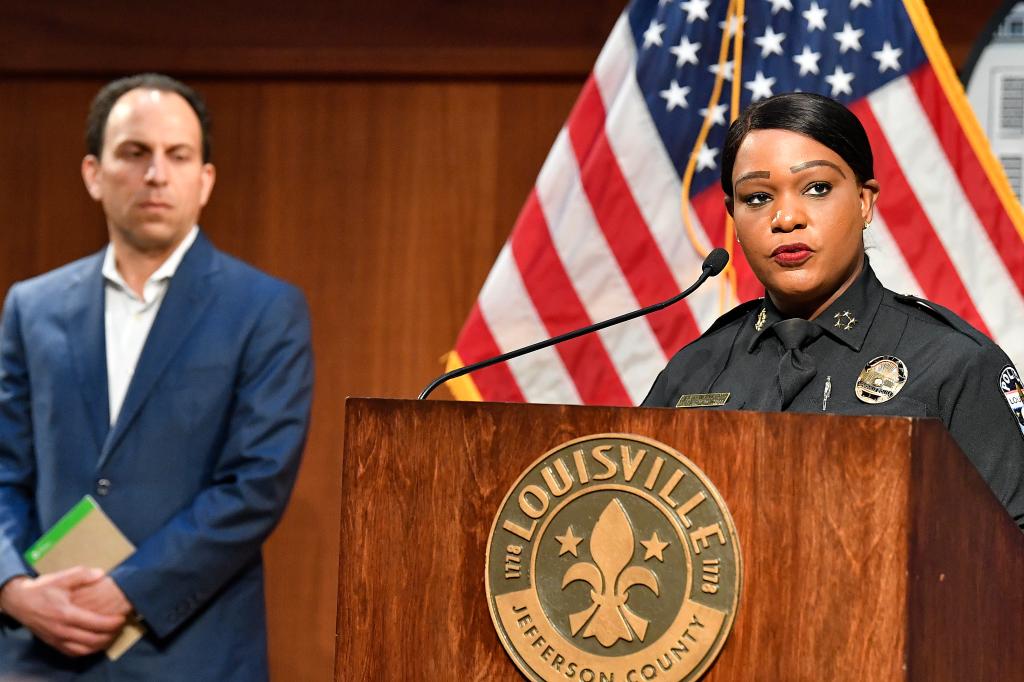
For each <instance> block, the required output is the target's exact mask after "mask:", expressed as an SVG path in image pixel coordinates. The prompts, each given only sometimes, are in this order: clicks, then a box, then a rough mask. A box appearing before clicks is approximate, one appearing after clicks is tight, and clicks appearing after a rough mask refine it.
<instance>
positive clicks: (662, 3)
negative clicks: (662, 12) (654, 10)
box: [658, 0, 672, 7]
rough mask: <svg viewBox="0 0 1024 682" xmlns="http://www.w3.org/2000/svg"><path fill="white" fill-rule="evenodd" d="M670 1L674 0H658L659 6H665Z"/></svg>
mask: <svg viewBox="0 0 1024 682" xmlns="http://www.w3.org/2000/svg"><path fill="white" fill-rule="evenodd" d="M670 2H672V0H658V7H664V6H665V5H667V4H668V3H670Z"/></svg>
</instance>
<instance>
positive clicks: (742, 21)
mask: <svg viewBox="0 0 1024 682" xmlns="http://www.w3.org/2000/svg"><path fill="white" fill-rule="evenodd" d="M746 23H747V17H746V16H742V17H734V16H733V17H729V35H730V36H732V35H734V34H735V33H736V31H737V30H738V29H739V27H740V25H746ZM718 28H720V29H722V30H723V31H724V30H725V22H724V21H720V22H718Z"/></svg>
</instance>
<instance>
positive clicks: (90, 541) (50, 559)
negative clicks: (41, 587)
mask: <svg viewBox="0 0 1024 682" xmlns="http://www.w3.org/2000/svg"><path fill="white" fill-rule="evenodd" d="M134 553H135V545H133V544H132V543H131V542H130V541H129V540H128V538H126V537H125V536H124V534H123V533H122V532H121V531H120V530H119V529H118V527H117V526H115V525H114V522H113V521H111V520H110V517H109V516H107V515H106V514H104V513H103V510H102V509H100V506H99V504H97V503H96V500H94V499H93V498H92V496H90V495H86V496H85V497H83V498H82V499H81V501H80V502H79V503H78V504H76V505H75V506H74V507H72V508H71V510H70V511H68V513H66V514H65V515H64V516H62V517H61V518H60V520H59V521H57V523H55V524H53V527H52V528H50V530H48V531H46V532H45V533H44V534H43V536H42V537H41V538H39V540H37V541H36V543H35V544H34V545H32V546H31V547H29V548H28V550H27V551H26V552H25V560H26V561H27V562H28V563H29V565H30V566H32V568H34V569H35V570H36V572H37V573H39V574H40V575H44V574H46V573H55V572H57V571H63V570H64V569H66V568H71V567H73V566H85V567H87V568H98V569H101V570H103V571H105V572H107V573H109V572H110V571H111V570H112V569H113V568H114V567H116V566H117V565H118V564H120V563H121V562H122V561H124V560H125V559H127V558H128V557H130V556H131V555H132V554H134ZM145 632H146V628H145V627H144V626H143V625H142V624H141V623H140V622H138V620H136V619H135V617H134V616H130V617H129V619H128V622H127V623H126V624H125V626H124V629H123V630H121V634H119V635H118V636H117V638H116V639H115V640H114V642H113V643H112V644H111V645H110V646H109V647H108V648H107V652H106V653H107V658H109V659H110V660H111V661H116V660H117V659H119V658H120V657H121V655H122V654H124V652H126V651H128V649H130V648H131V647H132V645H133V644H135V643H136V642H137V641H139V639H140V638H141V637H142V635H143V634H145Z"/></svg>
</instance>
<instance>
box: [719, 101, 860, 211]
mask: <svg viewBox="0 0 1024 682" xmlns="http://www.w3.org/2000/svg"><path fill="white" fill-rule="evenodd" d="M766 129H775V130H789V131H792V132H794V133H800V134H801V135H806V136H807V137H809V138H811V139H813V140H815V141H817V142H820V143H821V144H823V145H825V146H826V147H828V148H829V149H831V150H832V151H834V152H835V153H836V154H838V155H839V156H840V157H841V158H842V159H843V161H845V162H846V163H847V165H849V166H850V168H852V169H853V173H854V175H855V176H857V182H858V183H861V184H863V183H864V182H866V181H868V180H871V179H872V178H874V177H875V163H874V158H873V157H872V155H871V142H869V141H868V135H867V133H865V132H864V126H862V125H861V124H860V121H858V120H857V117H856V116H854V115H853V112H851V111H850V110H849V109H847V108H846V107H844V106H843V105H842V104H840V103H839V102H837V101H835V100H834V99H831V98H829V97H825V96H824V95H817V94H814V93H811V92H791V93H787V94H783V95H775V96H774V97H769V98H768V99H763V100H761V101H760V102H757V103H756V104H752V105H750V106H749V107H747V108H746V109H745V110H744V111H743V113H742V114H740V117H739V118H737V119H736V121H735V122H733V124H732V126H731V127H730V128H729V132H728V133H726V135H725V148H724V150H723V151H722V189H723V190H725V194H726V196H730V197H731V196H732V168H733V166H734V165H735V163H736V153H737V152H738V151H739V149H740V145H741V144H742V143H743V140H744V138H746V136H747V133H749V132H750V131H751V130H766Z"/></svg>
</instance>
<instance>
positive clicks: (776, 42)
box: [754, 26, 786, 59]
mask: <svg viewBox="0 0 1024 682" xmlns="http://www.w3.org/2000/svg"><path fill="white" fill-rule="evenodd" d="M785 39H786V34H785V33H776V32H775V29H773V28H772V27H771V26H765V27H764V35H763V36H761V37H760V38H754V42H755V43H757V45H758V46H759V47H760V48H761V58H762V59H763V58H765V57H767V56H768V55H770V54H782V41H783V40H785Z"/></svg>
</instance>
